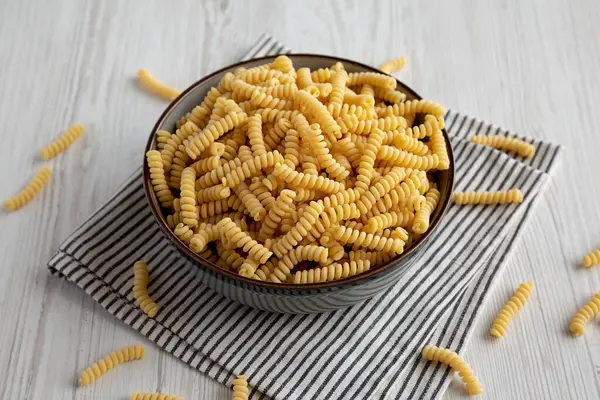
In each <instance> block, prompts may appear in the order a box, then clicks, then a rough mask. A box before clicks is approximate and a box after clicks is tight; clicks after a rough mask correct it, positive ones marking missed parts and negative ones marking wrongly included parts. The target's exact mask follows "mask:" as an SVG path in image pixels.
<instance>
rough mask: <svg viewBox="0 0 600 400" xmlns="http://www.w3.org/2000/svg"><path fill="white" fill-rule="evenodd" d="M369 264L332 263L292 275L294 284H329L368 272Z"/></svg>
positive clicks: (359, 261) (355, 262)
mask: <svg viewBox="0 0 600 400" xmlns="http://www.w3.org/2000/svg"><path fill="white" fill-rule="evenodd" d="M370 267H371V263H370V262H369V261H368V260H356V261H350V262H344V263H334V264H331V265H328V266H325V267H321V268H312V269H309V270H304V271H297V272H296V273H295V274H294V283H296V284H298V283H304V284H306V283H321V282H331V281H335V280H339V279H343V278H348V277H351V276H354V275H358V274H362V273H363V272H365V271H368V270H369V269H370Z"/></svg>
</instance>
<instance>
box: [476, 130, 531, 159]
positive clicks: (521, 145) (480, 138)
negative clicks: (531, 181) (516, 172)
mask: <svg viewBox="0 0 600 400" xmlns="http://www.w3.org/2000/svg"><path fill="white" fill-rule="evenodd" d="M471 142H472V143H475V144H480V145H484V146H490V147H493V148H494V149H498V150H503V151H509V152H515V153H517V154H518V155H520V156H521V157H525V158H531V157H533V156H534V154H535V147H534V146H533V145H531V144H529V143H527V142H525V141H523V140H520V139H514V138H509V137H507V136H502V135H490V136H486V135H475V136H471Z"/></svg>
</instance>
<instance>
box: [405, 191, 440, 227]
mask: <svg viewBox="0 0 600 400" xmlns="http://www.w3.org/2000/svg"><path fill="white" fill-rule="evenodd" d="M440 196H441V194H440V192H439V190H437V189H436V188H431V189H429V191H428V192H427V194H426V195H425V204H424V205H423V207H420V208H419V210H418V211H417V212H416V213H415V218H414V220H413V228H412V231H413V232H415V233H418V234H422V233H425V232H426V231H427V229H429V222H430V221H429V217H430V216H431V214H432V213H433V211H434V210H435V208H436V207H437V204H438V203H439V201H440Z"/></svg>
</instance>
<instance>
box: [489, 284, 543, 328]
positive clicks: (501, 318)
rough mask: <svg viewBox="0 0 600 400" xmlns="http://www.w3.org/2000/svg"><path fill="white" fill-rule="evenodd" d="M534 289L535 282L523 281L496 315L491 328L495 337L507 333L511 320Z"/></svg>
mask: <svg viewBox="0 0 600 400" xmlns="http://www.w3.org/2000/svg"><path fill="white" fill-rule="evenodd" d="M532 290H533V283H532V282H527V283H521V284H520V285H519V288H518V289H517V291H516V292H515V294H514V296H513V297H512V298H511V299H510V300H509V301H508V303H506V305H505V306H504V307H502V310H500V313H499V314H498V316H497V317H496V320H495V321H494V323H493V325H492V328H491V329H490V334H491V335H492V336H495V337H503V336H504V335H506V331H507V329H508V325H509V324H510V321H511V320H512V319H513V318H514V316H515V315H516V313H517V312H519V310H520V309H521V308H523V306H524V305H525V302H526V301H527V299H528V298H529V295H531V291H532Z"/></svg>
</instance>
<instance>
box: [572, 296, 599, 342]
mask: <svg viewBox="0 0 600 400" xmlns="http://www.w3.org/2000/svg"><path fill="white" fill-rule="evenodd" d="M598 312H600V292H597V293H596V294H595V295H594V297H592V299H591V300H590V301H589V302H588V303H587V304H586V305H584V306H583V307H581V308H580V309H579V311H577V314H575V316H574V317H573V319H572V320H571V323H570V324H569V329H570V330H571V332H572V333H573V334H574V335H575V336H581V335H583V332H584V330H585V326H586V325H587V324H588V322H590V321H591V320H593V319H594V318H595V317H596V315H598Z"/></svg>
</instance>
